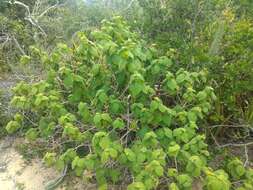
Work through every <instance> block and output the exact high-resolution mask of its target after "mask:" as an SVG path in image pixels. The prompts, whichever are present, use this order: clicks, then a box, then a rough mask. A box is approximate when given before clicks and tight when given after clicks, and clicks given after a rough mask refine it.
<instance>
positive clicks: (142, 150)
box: [6, 17, 252, 190]
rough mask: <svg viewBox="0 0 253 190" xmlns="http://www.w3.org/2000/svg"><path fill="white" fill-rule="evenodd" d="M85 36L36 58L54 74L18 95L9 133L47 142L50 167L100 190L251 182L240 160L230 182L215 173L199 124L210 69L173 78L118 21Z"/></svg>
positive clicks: (210, 96) (206, 106) (208, 100)
mask: <svg viewBox="0 0 253 190" xmlns="http://www.w3.org/2000/svg"><path fill="white" fill-rule="evenodd" d="M78 37H79V38H78V40H77V43H74V44H73V46H71V47H68V46H67V45H65V44H59V45H58V48H57V49H56V50H55V51H54V52H53V53H52V55H51V56H47V55H46V54H45V53H42V52H39V51H38V52H39V54H40V56H41V60H42V62H43V63H44V64H45V67H46V68H47V77H46V79H45V80H42V81H40V82H37V83H33V84H27V83H24V82H21V83H19V84H18V85H17V86H16V87H15V88H14V97H13V99H12V101H11V103H12V105H13V106H15V107H16V108H17V109H19V110H20V111H19V113H17V114H16V115H15V117H14V119H13V120H12V121H10V122H9V123H8V125H7V126H6V129H7V131H8V132H9V133H13V132H16V131H18V130H21V131H23V132H25V135H26V137H27V139H29V140H30V141H36V139H38V138H39V139H41V140H43V139H44V140H45V142H47V143H48V147H49V148H48V152H47V153H46V154H45V157H44V161H45V163H46V164H47V165H55V166H56V167H57V168H58V169H63V168H66V167H69V168H71V169H72V170H73V171H74V172H75V174H76V175H77V176H84V177H85V178H89V179H90V180H93V179H96V181H97V183H98V184H99V188H100V189H106V188H107V184H108V183H114V184H118V183H119V182H124V183H125V184H127V185H128V189H129V190H135V189H136V190H137V189H139V190H145V189H155V188H157V187H160V188H164V187H169V189H171V190H175V189H181V190H183V189H186V190H187V189H191V187H192V183H193V181H194V180H197V179H199V177H200V176H205V180H204V182H203V185H204V186H205V188H206V189H208V190H219V189H224V190H228V189H230V186H231V182H230V180H229V175H231V176H233V177H235V178H236V179H245V181H246V182H247V185H248V186H250V185H252V181H250V179H251V178H250V177H248V176H250V175H252V171H244V168H243V171H242V169H241V168H240V167H239V166H241V162H238V161H236V162H235V161H234V162H233V163H232V164H230V166H229V167H228V168H231V171H230V170H228V174H229V175H228V174H227V173H226V172H225V171H223V170H217V171H213V170H212V169H211V168H208V167H207V163H208V157H209V152H208V150H207V144H206V143H205V136H204V135H203V134H201V133H200V132H199V126H201V125H200V124H201V120H202V119H203V118H204V117H205V115H206V114H207V113H208V112H209V111H210V109H211V104H212V101H213V100H214V99H215V95H214V92H213V89H212V88H211V87H210V86H207V85H205V83H206V76H205V75H206V73H205V72H204V71H201V72H188V71H186V70H184V69H180V70H177V71H174V70H175V69H174V65H173V63H172V61H171V60H170V58H168V57H166V56H161V57H158V56H157V54H156V50H155V49H154V47H146V45H145V42H143V41H141V40H140V39H139V38H138V36H137V35H136V34H135V33H132V32H131V31H130V30H129V28H128V26H127V25H126V23H125V22H124V21H122V20H121V18H119V17H116V18H114V19H113V22H108V21H103V24H102V27H101V30H98V31H94V32H92V33H91V34H90V35H89V38H88V37H87V36H86V35H84V34H83V33H79V34H78ZM31 59H32V58H28V57H25V58H23V61H24V62H27V63H28V62H29V61H31ZM233 167H238V168H239V169H238V171H237V170H236V168H233ZM245 176H246V177H245ZM246 182H245V183H246ZM251 187H252V186H251Z"/></svg>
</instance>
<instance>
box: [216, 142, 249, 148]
mask: <svg viewBox="0 0 253 190" xmlns="http://www.w3.org/2000/svg"><path fill="white" fill-rule="evenodd" d="M250 145H253V142H248V143H238V144H236V143H228V144H224V145H220V146H219V147H220V148H225V147H229V146H234V147H242V146H244V147H245V146H250Z"/></svg>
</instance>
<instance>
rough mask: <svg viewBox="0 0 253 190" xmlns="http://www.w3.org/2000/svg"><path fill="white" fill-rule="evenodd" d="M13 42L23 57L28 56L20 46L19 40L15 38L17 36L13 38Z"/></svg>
mask: <svg viewBox="0 0 253 190" xmlns="http://www.w3.org/2000/svg"><path fill="white" fill-rule="evenodd" d="M11 38H12V40H13V42H14V43H15V45H16V46H17V48H18V50H19V51H20V52H21V54H22V55H26V53H25V51H24V50H23V49H22V48H21V46H20V44H19V43H18V40H17V39H16V38H15V36H11Z"/></svg>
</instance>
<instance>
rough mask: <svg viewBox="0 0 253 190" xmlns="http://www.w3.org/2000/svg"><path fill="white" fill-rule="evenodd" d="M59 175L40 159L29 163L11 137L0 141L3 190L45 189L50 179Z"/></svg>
mask: <svg viewBox="0 0 253 190" xmlns="http://www.w3.org/2000/svg"><path fill="white" fill-rule="evenodd" d="M59 175H60V174H59V173H58V172H56V171H55V170H54V169H52V168H45V167H44V166H43V163H42V162H41V160H39V159H34V160H33V161H32V163H29V165H28V164H27V163H26V162H25V160H24V159H23V158H22V156H21V155H20V154H19V153H18V152H17V151H16V150H15V149H14V148H13V146H12V142H11V140H10V139H8V138H6V139H4V140H2V141H0V189H1V190H23V189H24V190H43V189H45V184H46V183H47V182H48V181H50V180H52V179H55V178H56V177H57V176H59Z"/></svg>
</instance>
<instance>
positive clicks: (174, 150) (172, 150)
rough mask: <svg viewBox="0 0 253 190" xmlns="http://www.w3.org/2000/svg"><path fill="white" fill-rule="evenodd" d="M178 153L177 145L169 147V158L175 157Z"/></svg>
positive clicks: (178, 147)
mask: <svg viewBox="0 0 253 190" xmlns="http://www.w3.org/2000/svg"><path fill="white" fill-rule="evenodd" d="M179 151H180V146H179V145H178V144H174V145H169V147H168V155H169V156H171V157H176V156H177V155H178V153H179Z"/></svg>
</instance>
